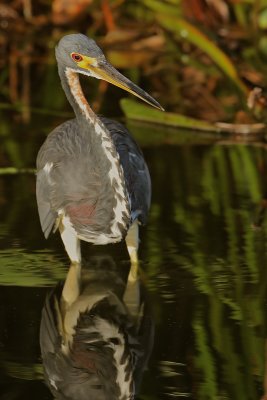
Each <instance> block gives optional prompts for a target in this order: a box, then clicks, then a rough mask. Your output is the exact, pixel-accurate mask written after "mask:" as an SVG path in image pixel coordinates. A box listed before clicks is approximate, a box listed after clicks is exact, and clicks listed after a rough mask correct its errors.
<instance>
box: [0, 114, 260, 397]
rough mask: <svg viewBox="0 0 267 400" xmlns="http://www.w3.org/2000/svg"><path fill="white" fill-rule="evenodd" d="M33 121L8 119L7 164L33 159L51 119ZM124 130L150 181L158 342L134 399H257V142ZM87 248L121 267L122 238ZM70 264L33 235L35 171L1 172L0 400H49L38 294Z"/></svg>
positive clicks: (146, 251) (150, 263) (150, 255)
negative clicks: (130, 133)
mask: <svg viewBox="0 0 267 400" xmlns="http://www.w3.org/2000/svg"><path fill="white" fill-rule="evenodd" d="M35 118H36V121H35V124H33V127H32V129H31V130H30V131H27V132H26V131H25V128H23V127H21V126H19V125H16V124H15V123H11V122H10V125H9V129H10V131H12V130H13V132H14V134H13V135H11V136H9V135H6V136H2V148H1V153H2V158H1V159H3V160H5V165H4V166H9V165H14V164H15V165H16V166H18V167H33V166H34V159H35V157H36V154H37V151H38V148H39V146H40V144H41V142H42V141H43V140H44V137H45V136H44V135H45V134H46V133H47V132H48V131H49V129H51V128H52V126H55V125H56V124H58V122H59V119H58V118H54V117H53V118H52V117H51V118H50V119H49V118H48V119H43V120H42V121H41V122H40V123H39V124H38V119H37V117H35ZM7 126H8V125H7ZM16 126H17V128H16ZM132 130H133V131H134V133H135V136H136V137H137V139H138V140H139V142H141V144H142V147H143V151H144V155H145V158H146V160H147V163H148V165H149V169H150V172H151V176H152V182H153V197H152V205H151V211H150V219H149V222H148V224H147V226H146V227H144V228H143V229H142V232H141V244H140V259H141V268H142V280H143V283H144V285H145V286H146V288H147V290H148V293H149V298H150V302H151V309H152V315H153V319H154V322H155V339H154V346H153V351H152V354H151V356H150V360H149V364H148V368H147V370H146V371H145V373H144V375H143V383H142V386H141V390H140V394H139V397H138V398H140V399H151V400H152V399H153V400H154V399H155V400H156V399H171V398H192V399H197V400H207V399H211V400H214V399H231V400H239V399H240V400H241V399H242V400H252V399H253V400H254V399H255V400H256V399H260V398H261V396H262V395H263V392H264V389H263V387H264V384H263V382H264V374H265V342H266V337H267V332H266V320H267V302H266V300H267V296H266V295H267V274H266V265H267V262H266V261H267V260H266V256H267V252H266V247H267V246H266V245H267V240H266V239H267V223H266V218H265V219H264V218H263V222H262V226H261V228H260V229H254V228H253V223H254V222H255V221H256V219H257V217H258V212H259V208H260V203H261V201H262V199H263V197H264V195H265V194H266V182H267V179H266V170H267V153H266V149H265V146H264V144H262V143H258V144H252V143H250V144H243V143H240V142H238V141H232V142H231V143H230V142H228V143H227V142H226V141H224V143H219V142H218V143H216V144H215V143H212V142H211V141H209V140H208V139H207V138H205V136H200V137H197V135H196V134H194V135H191V136H190V138H188V136H187V134H185V133H182V132H180V133H179V132H174V131H169V132H166V131H165V130H161V129H160V128H158V129H157V130H156V131H155V128H149V127H145V128H144V127H143V128H140V127H138V126H133V127H132ZM187 138H188V139H187ZM3 164H4V162H3ZM86 251H87V253H89V254H90V253H92V254H94V252H95V251H97V252H98V253H99V252H100V254H101V253H102V252H103V254H110V255H111V256H112V257H113V260H114V263H115V264H119V265H120V268H123V267H124V264H125V261H126V260H127V253H126V251H125V248H124V247H123V246H121V245H118V246H117V245H115V246H103V247H101V248H97V250H96V248H94V247H91V248H89V249H86ZM67 270H68V259H67V257H66V255H65V252H64V250H63V247H62V244H61V241H60V238H59V235H58V233H56V234H55V235H52V237H51V238H50V239H49V240H47V241H46V240H45V239H44V237H43V234H42V232H41V228H40V225H39V220H38V214H37V207H36V201H35V176H34V174H15V175H1V176H0V285H1V289H0V371H1V380H0V382H1V383H0V398H1V399H5V400H13V399H50V398H52V396H51V394H50V392H49V390H48V389H47V387H46V386H45V384H44V383H43V372H42V364H41V357H40V348H39V326H40V319H41V310H42V307H43V303H44V299H45V296H46V294H47V292H48V291H49V289H50V288H52V287H54V286H55V285H56V284H57V282H58V281H60V280H62V279H64V278H65V276H66V272H67Z"/></svg>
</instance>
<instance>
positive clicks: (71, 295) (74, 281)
mask: <svg viewBox="0 0 267 400" xmlns="http://www.w3.org/2000/svg"><path fill="white" fill-rule="evenodd" d="M80 283H81V264H80V263H71V265H70V267H69V270H68V273H67V278H66V280H65V283H64V287H63V290H62V296H61V299H62V301H63V302H64V305H65V307H70V306H71V305H72V303H74V302H75V301H76V300H77V298H78V297H79V295H80Z"/></svg>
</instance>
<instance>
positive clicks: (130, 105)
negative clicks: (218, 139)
mask: <svg viewBox="0 0 267 400" xmlns="http://www.w3.org/2000/svg"><path fill="white" fill-rule="evenodd" d="M120 104H121V108H122V110H123V112H124V114H125V115H126V117H127V118H129V119H133V120H137V121H144V122H150V123H154V124H161V125H168V126H172V127H176V128H178V127H179V128H186V129H194V130H199V131H212V132H216V131H218V128H217V127H216V126H215V125H213V124H210V123H208V122H206V121H201V120H197V119H194V118H189V117H185V116H184V115H181V114H175V113H168V112H162V111H159V110H156V109H154V108H151V107H149V106H146V105H144V104H140V103H137V102H136V101H134V100H130V99H122V100H121V102H120Z"/></svg>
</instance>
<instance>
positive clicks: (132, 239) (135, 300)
mask: <svg viewBox="0 0 267 400" xmlns="http://www.w3.org/2000/svg"><path fill="white" fill-rule="evenodd" d="M138 233H139V232H138V222H137V221H135V222H134V223H133V225H132V226H131V227H130V229H129V231H128V234H127V236H126V239H125V240H126V245H127V249H128V253H129V256H130V260H131V268H130V272H129V275H128V281H127V285H126V288H125V292H124V296H123V300H124V303H125V305H126V306H127V308H128V310H129V312H130V314H131V315H132V316H133V317H137V316H138V313H139V306H140V282H139V278H138V246H139V234H138Z"/></svg>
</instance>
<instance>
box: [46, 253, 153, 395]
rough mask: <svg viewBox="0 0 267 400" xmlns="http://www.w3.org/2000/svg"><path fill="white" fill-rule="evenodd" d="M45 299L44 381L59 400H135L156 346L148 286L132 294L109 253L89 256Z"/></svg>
mask: <svg viewBox="0 0 267 400" xmlns="http://www.w3.org/2000/svg"><path fill="white" fill-rule="evenodd" d="M76 266H77V265H75V264H71V266H70V268H69V271H68V274H67V278H66V280H65V283H64V285H58V286H57V287H56V288H55V289H54V290H52V292H51V293H49V295H48V296H47V298H46V302H45V305H44V307H43V312H42V320H41V328H40V346H41V353H42V359H43V365H44V376H45V380H46V382H47V384H48V386H49V388H50V390H51V391H52V393H53V395H54V397H55V398H56V399H61V400H63V399H72V400H83V399H84V400H85V399H89V398H90V399H91V398H92V399H98V400H100V399H101V400H104V399H108V400H119V399H121V400H122V399H125V400H130V399H133V398H134V395H135V394H136V393H137V392H138V390H139V386H140V383H141V380H142V375H143V372H144V369H145V368H146V367H147V363H148V360H149V357H150V354H151V351H152V348H153V342H154V323H153V318H152V316H151V313H150V305H149V301H148V300H149V299H148V297H147V293H146V290H145V287H144V286H143V285H142V283H141V282H140V280H139V277H138V276H137V277H136V281H135V284H136V285H137V286H138V287H139V289H140V290H138V291H132V290H131V283H130V285H129V281H128V282H127V274H126V275H125V274H124V272H125V269H124V268H120V265H117V264H116V263H115V262H114V260H113V259H112V257H111V256H110V255H101V256H93V257H90V260H89V265H84V268H83V270H82V274H79V271H78V269H77V268H76Z"/></svg>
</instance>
